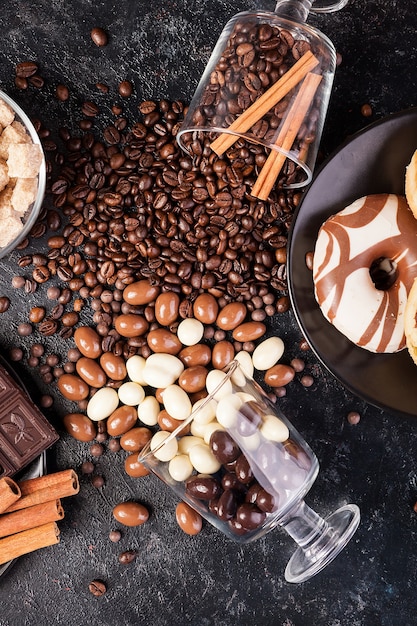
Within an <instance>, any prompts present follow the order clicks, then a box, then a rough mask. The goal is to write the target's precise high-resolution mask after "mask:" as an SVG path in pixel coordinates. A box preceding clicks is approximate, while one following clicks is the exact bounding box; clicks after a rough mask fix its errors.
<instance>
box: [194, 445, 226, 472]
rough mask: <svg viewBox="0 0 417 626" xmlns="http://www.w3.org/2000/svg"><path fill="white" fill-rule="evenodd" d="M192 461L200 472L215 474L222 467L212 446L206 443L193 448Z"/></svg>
mask: <svg viewBox="0 0 417 626" xmlns="http://www.w3.org/2000/svg"><path fill="white" fill-rule="evenodd" d="M190 461H191V463H192V464H193V467H194V468H195V469H196V470H197V472H199V473H200V474H215V473H216V472H218V471H219V469H220V467H221V464H220V463H219V462H218V460H217V459H216V457H215V456H214V454H213V453H212V451H211V450H210V448H209V447H208V446H207V445H206V444H204V443H203V444H199V445H196V446H193V447H192V448H191V450H190Z"/></svg>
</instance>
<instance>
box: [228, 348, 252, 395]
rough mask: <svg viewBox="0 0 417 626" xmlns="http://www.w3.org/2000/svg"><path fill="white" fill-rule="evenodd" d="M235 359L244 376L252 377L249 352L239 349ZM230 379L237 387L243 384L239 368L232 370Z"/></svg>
mask: <svg viewBox="0 0 417 626" xmlns="http://www.w3.org/2000/svg"><path fill="white" fill-rule="evenodd" d="M235 360H236V361H237V362H238V363H239V365H240V367H241V369H242V371H243V373H244V374H245V375H246V377H247V378H253V363H252V357H251V355H250V354H249V352H246V350H241V351H240V352H238V353H237V354H236V356H235ZM232 380H233V382H234V383H235V384H236V385H238V386H239V387H243V385H244V384H245V381H244V379H243V377H242V375H241V372H239V370H238V371H237V372H233V374H232Z"/></svg>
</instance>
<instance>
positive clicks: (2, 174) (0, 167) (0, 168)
mask: <svg viewBox="0 0 417 626" xmlns="http://www.w3.org/2000/svg"><path fill="white" fill-rule="evenodd" d="M8 182H9V170H8V167H7V165H6V161H3V159H1V158H0V191H1V190H3V189H4V188H5V187H6V186H7V183H8Z"/></svg>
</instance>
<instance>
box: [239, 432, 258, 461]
mask: <svg viewBox="0 0 417 626" xmlns="http://www.w3.org/2000/svg"><path fill="white" fill-rule="evenodd" d="M238 443H239V446H240V447H241V449H242V451H243V452H246V451H247V452H252V451H254V450H258V448H259V446H260V444H261V437H260V435H259V433H258V432H255V433H253V435H249V436H248V437H239V441H238ZM255 456H256V455H255Z"/></svg>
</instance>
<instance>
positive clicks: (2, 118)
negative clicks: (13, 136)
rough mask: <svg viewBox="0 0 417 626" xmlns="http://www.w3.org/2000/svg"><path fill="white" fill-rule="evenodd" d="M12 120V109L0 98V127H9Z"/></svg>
mask: <svg viewBox="0 0 417 626" xmlns="http://www.w3.org/2000/svg"><path fill="white" fill-rule="evenodd" d="M13 120H14V111H13V109H12V107H11V106H10V105H9V104H7V102H5V101H4V100H2V99H1V98H0V126H2V127H3V128H4V127H5V126H9V124H11V123H12V122H13Z"/></svg>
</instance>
